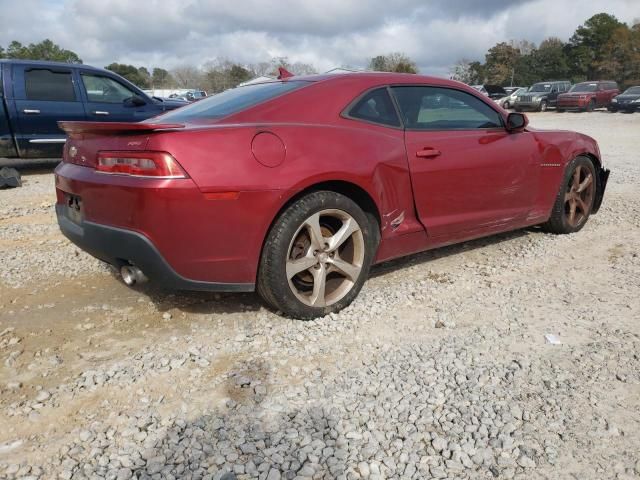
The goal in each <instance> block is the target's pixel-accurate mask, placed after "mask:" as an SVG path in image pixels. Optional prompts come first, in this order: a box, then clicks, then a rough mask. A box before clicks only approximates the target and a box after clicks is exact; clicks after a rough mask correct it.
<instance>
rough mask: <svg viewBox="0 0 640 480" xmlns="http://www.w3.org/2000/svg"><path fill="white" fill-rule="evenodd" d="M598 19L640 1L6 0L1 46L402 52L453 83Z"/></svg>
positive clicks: (104, 55)
mask: <svg viewBox="0 0 640 480" xmlns="http://www.w3.org/2000/svg"><path fill="white" fill-rule="evenodd" d="M598 12H607V13H611V14H613V15H615V16H616V17H618V19H620V20H622V21H625V22H628V23H633V21H634V20H637V19H640V0H428V1H425V0H272V1H265V0H262V1H261V0H235V1H233V0H166V1H165V0H20V1H17V0H0V45H3V46H5V47H6V45H7V44H8V43H9V42H10V41H11V40H18V41H21V42H23V43H30V42H37V41H40V40H42V39H44V38H51V39H52V40H53V41H54V42H56V43H59V44H60V45H62V46H63V47H64V48H68V49H70V50H73V51H75V52H76V53H78V54H79V55H80V57H81V58H82V59H83V60H84V62H85V63H88V64H92V65H95V66H104V65H107V64H109V63H111V62H114V61H115V62H119V63H132V64H135V65H145V66H148V67H153V66H161V67H165V68H172V67H176V66H180V65H186V64H192V65H202V64H204V63H206V62H207V61H209V60H213V59H215V58H216V57H220V58H228V59H230V60H234V61H238V62H242V63H253V62H259V61H266V60H269V59H270V58H272V57H275V56H286V57H289V59H290V60H291V61H300V62H305V63H311V64H314V65H315V66H316V68H318V69H319V70H320V71H323V70H327V69H329V68H332V67H334V66H340V65H350V66H353V67H363V66H364V65H365V64H366V61H367V58H369V57H371V56H373V55H376V54H379V53H387V52H393V51H401V52H405V53H407V54H408V55H409V56H410V57H411V58H413V59H414V60H415V61H416V62H417V63H418V65H419V67H420V70H421V72H422V73H426V74H435V75H445V76H446V75H447V74H448V72H449V69H450V67H451V65H452V64H454V63H455V62H456V61H457V60H458V59H460V58H468V59H472V60H474V59H481V58H482V57H483V55H484V53H485V51H486V50H487V48H489V47H491V46H492V45H494V44H495V43H497V42H500V41H508V40H510V39H528V40H531V41H533V42H536V43H539V42H540V41H541V40H542V39H544V38H545V37H547V36H558V37H560V38H562V39H567V38H568V37H569V36H570V35H571V34H572V32H573V31H574V30H575V28H576V27H577V26H578V25H580V24H581V23H583V22H584V20H586V19H587V18H589V17H590V16H591V15H593V14H594V13H598Z"/></svg>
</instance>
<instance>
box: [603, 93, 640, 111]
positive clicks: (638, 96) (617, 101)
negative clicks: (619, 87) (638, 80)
mask: <svg viewBox="0 0 640 480" xmlns="http://www.w3.org/2000/svg"><path fill="white" fill-rule="evenodd" d="M607 108H608V109H609V111H611V112H617V111H618V110H622V111H625V112H635V111H636V110H640V87H629V88H627V89H626V90H625V91H624V92H623V93H621V94H620V95H618V96H616V97H613V99H612V100H611V103H610V104H609V105H608V107H607Z"/></svg>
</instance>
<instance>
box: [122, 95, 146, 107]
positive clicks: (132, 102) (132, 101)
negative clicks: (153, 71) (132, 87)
mask: <svg viewBox="0 0 640 480" xmlns="http://www.w3.org/2000/svg"><path fill="white" fill-rule="evenodd" d="M124 104H125V105H127V106H129V107H142V106H143V105H146V104H147V102H145V101H144V99H143V98H140V97H138V96H137V95H134V96H133V97H129V98H127V99H126V100H125V101H124Z"/></svg>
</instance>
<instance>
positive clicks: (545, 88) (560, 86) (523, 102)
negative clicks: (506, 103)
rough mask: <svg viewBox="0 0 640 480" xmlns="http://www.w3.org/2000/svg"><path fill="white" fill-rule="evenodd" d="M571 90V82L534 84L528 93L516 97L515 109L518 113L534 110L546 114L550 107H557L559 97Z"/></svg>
mask: <svg viewBox="0 0 640 480" xmlns="http://www.w3.org/2000/svg"><path fill="white" fill-rule="evenodd" d="M570 88H571V82H569V81H564V80H563V81H557V82H540V83H534V84H533V85H532V86H531V88H529V90H528V91H527V92H526V93H523V94H520V95H518V96H517V97H516V101H515V102H514V103H513V108H515V110H516V112H521V111H523V110H534V111H538V112H544V111H545V110H547V108H549V107H555V106H556V101H557V99H558V95H559V94H561V93H565V92H568V91H569V89H570Z"/></svg>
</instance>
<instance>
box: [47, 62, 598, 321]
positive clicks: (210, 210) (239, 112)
mask: <svg viewBox="0 0 640 480" xmlns="http://www.w3.org/2000/svg"><path fill="white" fill-rule="evenodd" d="M61 127H62V128H64V130H65V131H66V132H67V133H68V134H69V139H68V141H67V143H66V146H65V153H64V160H63V162H62V163H61V164H60V165H59V166H58V168H57V169H56V191H57V205H56V212H57V216H58V222H59V225H60V228H61V229H62V232H63V233H64V234H65V235H66V236H67V237H68V238H69V239H71V240H72V241H73V242H74V243H76V244H77V245H78V246H80V247H81V248H83V249H84V250H86V251H87V252H89V253H91V254H92V255H94V256H96V257H98V258H100V259H102V260H104V261H106V262H109V263H111V264H113V265H115V266H117V267H119V268H120V269H121V271H122V273H123V277H124V279H125V281H126V282H127V283H129V284H131V283H134V282H135V281H136V280H141V279H144V278H145V277H148V278H149V279H151V280H152V281H155V282H157V283H159V284H160V285H164V286H165V287H169V288H172V289H186V290H213V291H252V290H254V289H257V291H258V292H259V293H260V295H261V296H262V298H263V299H264V300H265V301H266V303H268V304H269V305H271V306H272V307H273V308H274V309H277V310H279V311H281V312H284V313H285V314H287V315H291V316H293V317H297V318H313V317H318V316H322V315H325V314H328V313H330V312H335V311H338V310H340V309H341V308H344V307H345V306H347V305H348V304H349V303H350V302H351V301H352V300H353V299H354V298H355V297H356V295H357V294H358V292H359V290H360V288H361V287H362V285H363V283H364V281H365V279H366V278H367V275H368V272H369V267H370V266H371V265H372V264H373V263H377V262H382V261H385V260H389V259H392V258H396V257H400V256H403V255H409V254H412V253H415V252H419V251H422V250H426V249H430V248H434V247H438V246H441V245H449V244H452V243H456V242H462V241H464V240H469V239H472V238H477V237H482V236H486V235H491V234H494V233H498V232H503V231H506V230H513V229H518V228H523V227H526V226H530V225H543V226H544V227H545V229H547V230H548V231H551V232H555V233H570V232H576V231H578V230H580V229H581V228H582V227H583V226H584V224H585V222H586V221H587V219H588V217H589V215H590V214H591V213H594V212H596V211H597V210H598V208H599V206H600V203H601V201H602V197H603V193H604V190H605V186H606V183H607V178H608V174H609V172H608V170H606V169H604V167H603V165H602V159H601V157H600V152H599V151H598V146H597V144H596V142H595V140H593V139H592V138H590V137H587V136H585V135H581V134H579V133H572V132H565V131H537V130H535V129H532V128H529V127H528V126H527V118H526V116H525V115H524V114H520V113H510V114H509V113H508V112H506V111H504V110H502V109H501V108H500V107H498V106H497V105H496V104H495V103H494V102H493V101H492V100H490V99H489V98H487V97H484V96H482V95H481V94H480V93H478V92H476V91H475V90H473V89H472V88H470V87H468V86H466V85H464V84H462V83H458V82H454V81H449V80H444V79H439V78H430V77H423V76H417V75H409V74H382V73H355V74H345V75H326V76H323V75H319V76H307V77H292V78H287V79H283V80H281V81H273V82H268V83H262V84H254V85H248V86H246V87H240V88H236V89H233V90H228V91H226V92H224V93H221V94H218V95H214V96H211V97H209V98H207V99H204V100H201V101H200V102H197V103H194V104H192V105H189V106H186V107H183V108H181V109H178V110H175V111H174V112H172V113H168V114H164V115H162V116H160V117H156V118H154V119H151V120H148V121H145V122H142V123H91V122H62V123H61Z"/></svg>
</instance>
